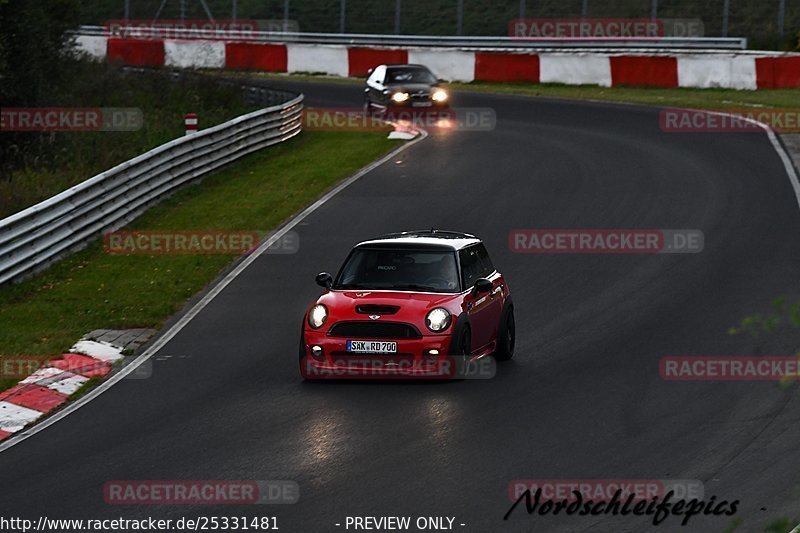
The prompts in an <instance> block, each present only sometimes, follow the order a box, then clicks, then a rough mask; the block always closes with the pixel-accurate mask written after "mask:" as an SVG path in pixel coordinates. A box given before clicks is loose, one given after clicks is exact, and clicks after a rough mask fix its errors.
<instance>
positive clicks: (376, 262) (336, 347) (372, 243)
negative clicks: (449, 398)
mask: <svg viewBox="0 0 800 533" xmlns="http://www.w3.org/2000/svg"><path fill="white" fill-rule="evenodd" d="M317 283H318V284H319V285H321V286H322V287H324V288H325V292H324V293H323V294H322V295H321V296H320V297H319V298H317V299H316V301H315V302H314V303H313V304H312V305H311V306H310V307H309V308H308V310H307V311H306V314H305V316H304V318H303V328H302V335H301V339H300V350H299V351H300V373H301V375H302V376H303V377H304V378H306V379H309V378H324V377H345V378H346V377H350V376H373V377H393V376H411V377H414V376H427V375H437V376H442V377H445V374H447V375H446V377H462V376H460V375H458V374H457V373H458V370H459V368H464V365H469V364H471V363H473V362H475V361H477V360H480V359H482V358H484V357H488V356H492V355H493V356H494V357H495V359H498V360H507V359H511V357H513V355H514V342H515V327H514V305H513V303H512V300H511V294H510V291H509V288H508V285H507V284H506V281H505V279H504V278H503V275H502V274H501V273H500V272H498V271H497V270H496V269H495V267H494V266H493V264H492V262H491V260H490V259H489V254H488V253H487V251H486V247H485V246H484V245H483V243H482V242H481V241H480V240H479V239H477V238H476V237H474V236H473V235H469V234H466V233H458V232H449V231H438V230H430V231H411V232H403V233H393V234H389V235H384V236H382V237H379V238H376V239H372V240H369V241H365V242H362V243H360V244H357V245H356V246H355V247H354V248H353V250H352V251H351V252H350V254H349V255H348V257H347V259H346V260H345V262H344V265H343V266H342V268H341V270H340V271H339V273H338V275H337V276H336V278H335V279H334V278H333V277H332V276H331V275H330V274H328V273H327V272H322V273H320V274H319V275H317ZM454 371H455V373H454ZM448 372H449V374H448Z"/></svg>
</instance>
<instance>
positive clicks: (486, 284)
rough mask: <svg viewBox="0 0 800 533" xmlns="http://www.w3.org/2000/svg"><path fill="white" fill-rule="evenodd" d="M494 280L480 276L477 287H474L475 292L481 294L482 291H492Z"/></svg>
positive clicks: (476, 283)
mask: <svg viewBox="0 0 800 533" xmlns="http://www.w3.org/2000/svg"><path fill="white" fill-rule="evenodd" d="M492 287H493V285H492V282H491V281H489V280H488V279H486V278H479V279H478V280H477V281H475V287H474V288H473V289H472V292H473V294H480V293H482V292H491V290H492Z"/></svg>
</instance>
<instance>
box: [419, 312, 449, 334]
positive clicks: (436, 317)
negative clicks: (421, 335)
mask: <svg viewBox="0 0 800 533" xmlns="http://www.w3.org/2000/svg"><path fill="white" fill-rule="evenodd" d="M451 316H452V315H450V311H448V310H447V309H445V308H444V307H437V308H435V309H431V311H430V312H429V313H428V315H427V316H426V317H425V325H426V326H428V329H429V330H431V331H444V330H446V329H447V327H448V326H449V325H450V319H451Z"/></svg>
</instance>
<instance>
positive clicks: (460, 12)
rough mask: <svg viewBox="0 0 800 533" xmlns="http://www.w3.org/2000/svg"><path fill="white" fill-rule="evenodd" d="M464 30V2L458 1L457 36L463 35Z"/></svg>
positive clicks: (462, 0)
mask: <svg viewBox="0 0 800 533" xmlns="http://www.w3.org/2000/svg"><path fill="white" fill-rule="evenodd" d="M463 29H464V0H458V8H457V10H456V35H461V34H462V33H463Z"/></svg>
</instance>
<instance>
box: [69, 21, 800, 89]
mask: <svg viewBox="0 0 800 533" xmlns="http://www.w3.org/2000/svg"><path fill="white" fill-rule="evenodd" d="M104 38H105V37H103V36H101V35H94V34H92V35H81V36H80V37H79V38H78V40H77V43H78V46H79V47H80V48H81V49H82V50H84V51H85V52H86V53H88V54H90V55H91V56H92V57H95V58H97V59H105V58H106V57H108V58H109V59H112V60H114V59H116V60H120V61H122V62H123V63H126V64H129V65H151V64H152V63H153V62H154V61H155V60H156V58H157V57H160V56H159V55H158V54H159V53H162V52H164V50H166V53H165V58H164V59H163V64H167V65H172V66H184V67H202V68H209V67H211V68H213V67H216V68H227V69H236V70H241V69H250V70H262V71H269V72H287V73H293V72H303V73H309V72H313V73H323V74H329V75H333V76H364V75H366V73H367V71H368V70H369V68H370V67H373V66H375V65H379V64H381V63H406V62H409V63H422V64H425V65H427V66H428V67H430V69H431V70H432V71H433V73H434V74H435V75H436V76H437V77H439V78H442V79H444V80H448V81H461V82H471V81H491V82H530V83H561V84H567V85H584V84H585V85H601V86H604V87H614V86H631V87H696V88H711V87H714V88H729V89H748V90H754V89H773V88H797V87H800V54H789V53H779V52H759V51H745V50H741V51H720V50H699V49H685V50H678V49H666V50H644V49H633V48H631V49H628V48H625V49H617V50H615V49H603V50H584V49H574V48H573V49H557V48H552V49H545V50H534V49H519V48H513V49H512V48H509V49H505V50H502V49H493V50H487V49H480V48H467V47H463V48H461V47H456V46H453V47H452V48H446V47H444V46H437V47H422V46H407V47H402V48H401V47H394V46H391V47H390V46H380V45H374V46H365V45H364V44H362V43H360V42H359V43H357V44H344V43H342V44H338V43H337V44H325V43H301V42H286V43H269V44H268V43H259V42H235V41H233V42H224V41H199V40H192V41H176V40H170V39H167V40H165V41H164V42H163V43H162V44H161V48H159V47H158V46H157V45H156V44H154V42H153V41H150V40H139V41H137V40H135V39H109V40H108V46H107V47H104V46H103V44H102V42H100V41H99V40H101V39H104ZM126 46H129V47H130V50H127V49H126V48H125V47H126Z"/></svg>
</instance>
